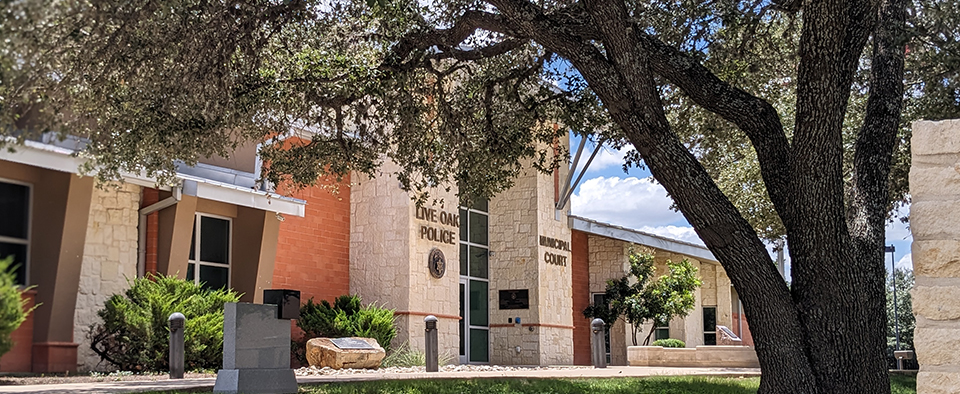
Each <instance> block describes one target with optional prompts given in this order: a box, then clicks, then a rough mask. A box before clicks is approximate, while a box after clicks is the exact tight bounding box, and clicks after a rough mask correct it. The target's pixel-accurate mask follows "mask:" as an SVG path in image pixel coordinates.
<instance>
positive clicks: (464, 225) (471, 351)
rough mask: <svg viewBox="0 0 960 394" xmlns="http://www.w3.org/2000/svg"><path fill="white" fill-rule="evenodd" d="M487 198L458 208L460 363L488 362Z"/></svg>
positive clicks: (488, 278)
mask: <svg viewBox="0 0 960 394" xmlns="http://www.w3.org/2000/svg"><path fill="white" fill-rule="evenodd" d="M488 245H489V243H488V238H487V202H486V201H479V202H477V203H475V204H474V205H473V206H472V207H470V208H467V207H461V208H460V363H461V364H468V363H487V362H490V321H489V320H490V307H489V305H488V304H489V288H490V276H489V267H488V257H489V254H490V252H489V246H488Z"/></svg>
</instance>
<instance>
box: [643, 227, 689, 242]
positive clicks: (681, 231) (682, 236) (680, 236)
mask: <svg viewBox="0 0 960 394" xmlns="http://www.w3.org/2000/svg"><path fill="white" fill-rule="evenodd" d="M637 230H640V231H643V232H645V233H650V234H656V235H659V236H663V237H667V238H670V239H675V240H679V241H686V242H690V243H694V244H697V245H703V240H701V239H700V236H699V235H697V232H696V231H694V230H693V227H686V226H659V227H650V226H643V227H640V228H638V229H637Z"/></svg>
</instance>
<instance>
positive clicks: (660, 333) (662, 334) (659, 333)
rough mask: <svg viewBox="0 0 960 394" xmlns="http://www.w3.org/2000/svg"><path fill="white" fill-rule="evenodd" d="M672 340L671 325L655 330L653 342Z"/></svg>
mask: <svg viewBox="0 0 960 394" xmlns="http://www.w3.org/2000/svg"><path fill="white" fill-rule="evenodd" d="M658 339H670V325H669V324H668V325H666V326H660V327H657V328H655V329H654V334H653V340H658Z"/></svg>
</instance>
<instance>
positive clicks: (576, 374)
mask: <svg viewBox="0 0 960 394" xmlns="http://www.w3.org/2000/svg"><path fill="white" fill-rule="evenodd" d="M677 375H687V376H690V375H695V376H723V377H739V376H760V370H759V369H756V368H660V367H609V368H606V369H591V368H577V369H552V370H529V371H523V370H519V371H484V372H435V373H370V374H352V375H324V376H300V377H297V382H299V383H300V384H304V383H332V382H360V381H370V380H384V379H469V378H613V377H649V376H677ZM215 380H216V379H214V378H200V379H182V380H158V381H153V382H144V381H139V382H138V381H132V382H99V383H65V384H43V385H30V386H0V393H24V394H55V393H57V394H59V393H79V394H118V393H137V392H143V391H168V390H179V391H191V390H206V391H209V390H211V389H212V388H213V383H214V381H215Z"/></svg>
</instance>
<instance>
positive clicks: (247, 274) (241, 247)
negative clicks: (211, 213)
mask: <svg viewBox="0 0 960 394" xmlns="http://www.w3.org/2000/svg"><path fill="white" fill-rule="evenodd" d="M279 232H280V220H277V215H276V214H275V213H273V212H268V211H263V210H259V209H254V208H247V207H237V218H236V219H235V222H234V226H233V252H232V253H233V261H232V263H231V267H230V280H231V283H232V287H233V288H234V289H235V290H237V291H238V292H241V293H243V296H242V297H240V301H241V302H252V303H256V304H259V303H262V302H263V290H265V289H269V288H270V287H271V285H272V283H273V265H274V261H275V259H276V257H277V236H278V234H279ZM294 290H296V289H294Z"/></svg>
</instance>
